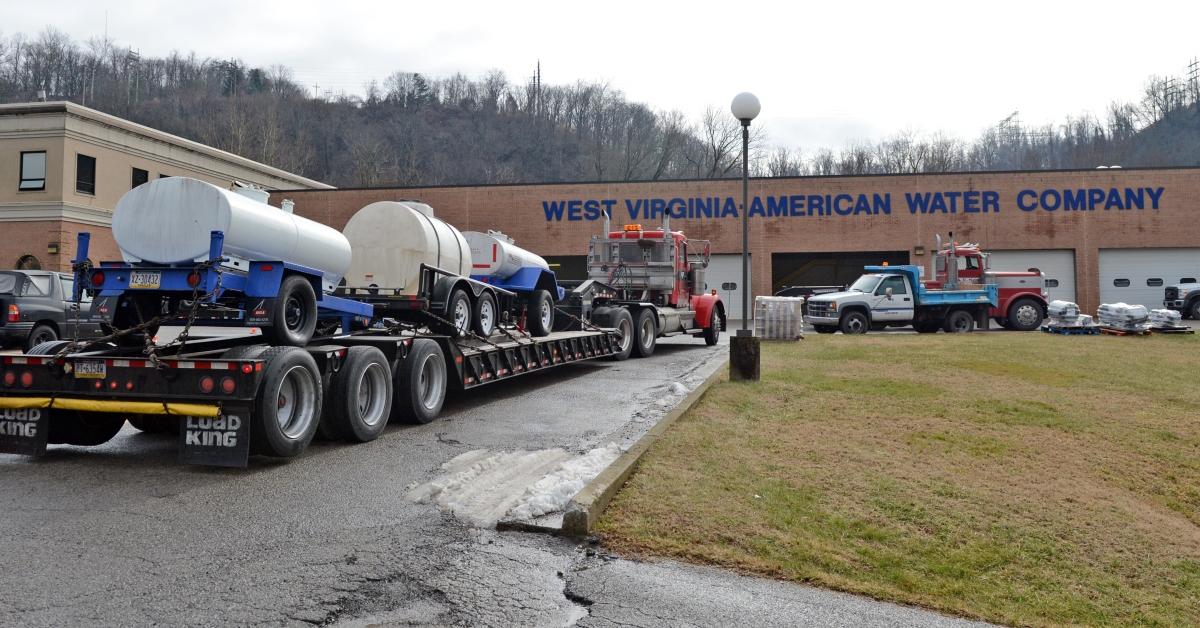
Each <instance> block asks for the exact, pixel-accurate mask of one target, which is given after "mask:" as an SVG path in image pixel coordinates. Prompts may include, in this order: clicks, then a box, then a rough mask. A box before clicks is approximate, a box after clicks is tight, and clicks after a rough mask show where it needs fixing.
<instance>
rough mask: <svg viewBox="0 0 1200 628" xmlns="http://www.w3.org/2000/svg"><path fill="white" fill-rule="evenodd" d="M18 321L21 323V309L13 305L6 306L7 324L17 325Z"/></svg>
mask: <svg viewBox="0 0 1200 628" xmlns="http://www.w3.org/2000/svg"><path fill="white" fill-rule="evenodd" d="M20 321H21V308H19V307H17V305H16V304H15V303H14V304H11V305H9V306H8V322H10V323H19V322H20Z"/></svg>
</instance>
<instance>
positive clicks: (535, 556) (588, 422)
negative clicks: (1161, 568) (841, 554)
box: [0, 338, 958, 626]
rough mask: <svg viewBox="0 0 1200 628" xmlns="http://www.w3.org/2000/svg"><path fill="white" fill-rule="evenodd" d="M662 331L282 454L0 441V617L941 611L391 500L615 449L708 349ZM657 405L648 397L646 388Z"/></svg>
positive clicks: (708, 617) (129, 439)
mask: <svg viewBox="0 0 1200 628" xmlns="http://www.w3.org/2000/svg"><path fill="white" fill-rule="evenodd" d="M726 351H727V349H726V348H725V347H724V346H718V347H714V348H708V347H705V346H704V345H703V344H702V343H700V342H699V341H697V340H695V339H691V338H677V339H668V340H665V341H664V342H663V344H662V345H661V346H660V348H659V351H658V352H656V353H655V355H654V356H653V357H651V358H649V359H643V360H629V361H626V362H621V363H605V362H588V363H582V364H572V365H567V366H564V367H560V368H558V369H553V370H551V371H548V372H545V373H537V374H531V375H528V376H524V377H522V378H518V379H517V380H513V381H511V382H509V383H508V384H506V385H504V386H499V387H497V386H485V387H482V388H480V389H476V390H474V391H470V392H468V393H463V394H459V395H458V396H456V397H454V398H452V399H450V400H448V402H447V405H446V408H445V410H444V413H443V416H442V417H441V418H439V419H438V420H436V421H434V422H432V423H430V424H428V425H418V426H410V425H392V426H390V427H389V428H388V430H387V432H386V433H385V434H384V435H383V437H381V438H380V439H379V440H377V441H375V442H374V443H368V444H365V445H356V446H351V445H346V444H340V443H338V444H334V443H320V442H317V443H314V445H313V446H312V447H311V448H310V449H309V451H308V452H307V453H306V454H305V455H304V456H302V457H300V458H298V459H296V460H293V461H290V462H277V461H272V460H268V459H259V458H255V459H252V461H251V466H250V468H249V469H244V470H236V469H217V468H202V467H188V466H183V465H180V464H177V463H176V461H175V454H176V451H175V441H174V438H173V437H169V436H158V435H146V434H140V433H137V432H136V431H134V430H133V429H132V428H130V427H126V429H125V431H123V432H122V433H121V435H119V436H118V437H117V438H116V439H114V440H113V441H111V442H109V443H107V444H105V445H103V446H100V447H96V448H91V449H83V448H75V447H52V448H51V450H50V452H49V453H48V455H47V456H46V457H45V458H43V459H41V460H28V459H24V458H21V457H17V456H8V455H0V477H2V478H3V480H4V481H3V490H2V491H0V526H2V527H3V529H4V530H5V534H4V535H2V536H0V590H3V591H4V592H5V594H4V595H3V596H0V625H22V626H62V625H104V626H115V625H121V626H131V625H153V624H168V625H179V626H191V625H196V626H201V625H203V626H213V625H233V624H259V625H300V626H303V625H340V626H367V625H394V626H403V625H472V626H476V625H492V626H511V625H529V626H562V625H570V624H573V623H578V624H579V625H586V626H614V625H663V624H669V625H714V624H725V625H729V624H742V625H784V624H787V625H796V624H804V623H813V624H821V625H836V624H841V625H851V624H853V625H872V624H890V625H896V624H904V625H931V626H933V625H947V624H954V623H958V622H957V620H953V619H950V618H946V617H943V616H941V615H936V614H932V613H928V612H925V611H919V610H913V609H907V608H903V607H898V606H894V605H888V604H883V603H879V602H874V601H870V600H863V599H861V598H856V597H852V596H847V595H841V594H836V593H830V592H826V591H821V590H817V589H810V588H806V587H800V586H796V585H791V584H784V583H777V582H772V581H767V580H760V579H756V578H746V577H743V576H738V575H735V574H731V573H729V572H724V571H719V570H714V569H706V568H699V567H692V566H686V565H678V564H675V563H671V562H660V563H640V562H635V561H627V560H620V559H614V558H612V557H607V556H603V555H602V554H601V553H597V551H596V550H595V549H594V548H591V547H589V546H588V545H587V544H582V545H580V544H576V543H573V542H570V541H567V540H564V539H559V538H555V537H550V536H543V535H536V534H525V533H519V532H497V531H495V530H481V529H476V528H472V527H470V526H469V525H468V524H466V523H464V522H462V521H459V520H457V519H455V518H454V517H453V516H451V515H449V514H447V513H444V512H441V511H439V510H438V509H437V507H436V506H432V505H427V504H415V503H412V502H410V501H409V500H407V499H406V497H405V494H406V492H407V489H408V487H410V486H412V485H414V484H417V483H421V482H426V481H428V480H430V479H431V478H433V477H434V476H436V475H437V474H438V472H439V468H440V465H441V464H442V463H443V462H445V461H447V460H449V459H451V458H453V457H454V456H456V455H458V454H461V453H463V452H465V451H469V450H472V449H479V448H489V449H495V450H515V449H541V448H550V447H562V448H564V449H566V450H568V451H570V452H573V453H582V452H584V451H587V450H589V449H591V448H593V447H596V446H597V445H600V444H603V443H607V442H616V443H617V444H619V445H620V446H621V447H622V448H625V447H628V446H629V445H630V444H631V443H632V442H633V441H634V440H636V439H637V438H638V437H639V436H640V435H641V434H643V433H644V432H645V431H646V430H647V429H649V427H650V426H651V425H653V424H654V422H655V421H657V419H658V418H659V417H660V416H661V415H662V414H663V413H664V412H665V411H666V410H667V409H668V408H669V407H670V406H671V405H672V404H673V403H675V402H677V401H678V400H679V399H680V398H681V396H680V395H677V394H676V393H677V391H678V387H672V384H673V383H675V382H682V383H683V384H685V385H686V386H687V388H689V389H690V388H691V387H693V386H695V385H696V384H698V383H699V382H700V381H702V380H703V379H704V377H706V376H707V375H708V374H709V373H711V372H712V370H713V369H715V368H716V366H717V364H718V363H719V362H720V358H721V357H723V356H724V354H725V352H726ZM664 399H665V400H667V402H664V401H663V400H664Z"/></svg>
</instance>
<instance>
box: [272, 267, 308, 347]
mask: <svg viewBox="0 0 1200 628" xmlns="http://www.w3.org/2000/svg"><path fill="white" fill-rule="evenodd" d="M271 320H272V321H273V322H272V324H271V325H270V326H269V327H265V328H263V336H265V337H266V338H267V340H268V341H269V342H270V343H271V344H273V345H279V346H290V347H303V346H304V345H306V344H308V341H309V340H312V337H313V332H314V331H315V330H316V328H317V293H316V292H315V291H314V290H313V287H312V284H310V283H308V280H307V279H305V278H304V277H301V276H300V275H288V276H287V277H284V279H283V283H281V284H279V298H278V299H276V300H275V305H274V311H273V312H272V315H271Z"/></svg>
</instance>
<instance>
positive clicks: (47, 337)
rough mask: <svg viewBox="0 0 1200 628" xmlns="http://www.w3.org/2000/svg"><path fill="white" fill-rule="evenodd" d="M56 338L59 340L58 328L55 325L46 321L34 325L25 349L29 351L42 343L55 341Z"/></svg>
mask: <svg viewBox="0 0 1200 628" xmlns="http://www.w3.org/2000/svg"><path fill="white" fill-rule="evenodd" d="M55 340H58V330H56V329H54V326H53V325H47V324H45V323H42V324H40V325H34V327H33V329H32V330H31V331H30V332H29V337H28V338H26V339H25V351H26V352H29V351H30V350H32V349H33V348H34V347H36V346H38V345H40V344H43V343H46V342H54V341H55Z"/></svg>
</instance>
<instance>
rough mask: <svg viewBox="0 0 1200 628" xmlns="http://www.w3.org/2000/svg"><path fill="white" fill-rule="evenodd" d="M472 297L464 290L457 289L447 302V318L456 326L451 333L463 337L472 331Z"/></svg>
mask: <svg viewBox="0 0 1200 628" xmlns="http://www.w3.org/2000/svg"><path fill="white" fill-rule="evenodd" d="M471 309H472V308H471V297H468V296H467V291H466V290H463V289H462V288H455V289H454V291H453V292H451V293H450V298H449V299H447V300H446V311H445V315H446V316H445V318H446V320H448V321H450V322H451V323H452V324H453V325H454V329H452V330H451V331H452V332H453V333H454V334H456V335H459V336H461V335H463V334H465V333H467V332H468V331H470V329H471Z"/></svg>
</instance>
